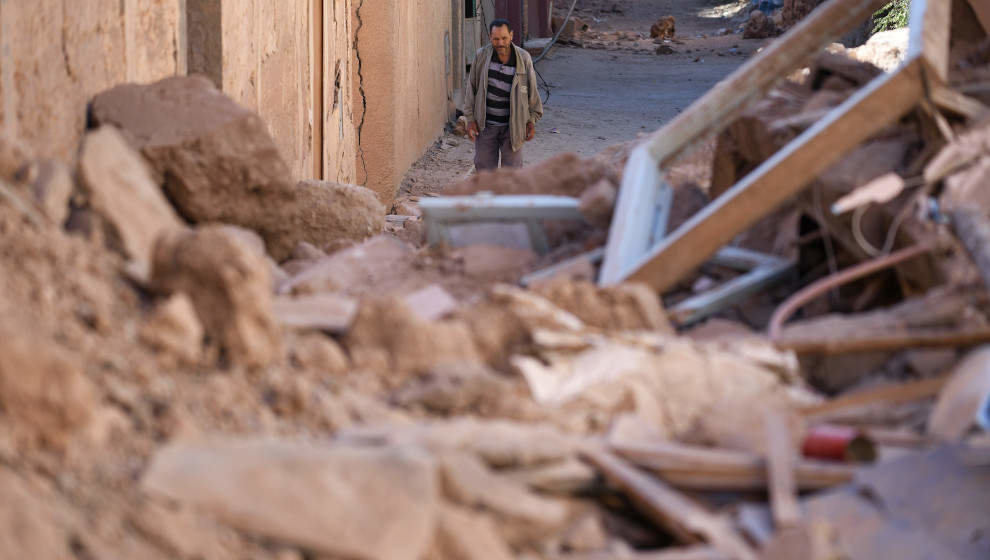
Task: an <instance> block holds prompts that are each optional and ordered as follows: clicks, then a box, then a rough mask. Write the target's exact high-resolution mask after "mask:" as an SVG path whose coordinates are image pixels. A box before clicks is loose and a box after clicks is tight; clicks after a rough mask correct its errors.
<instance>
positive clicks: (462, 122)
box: [394, 115, 467, 214]
mask: <svg viewBox="0 0 990 560" xmlns="http://www.w3.org/2000/svg"><path fill="white" fill-rule="evenodd" d="M452 132H453V133H454V134H456V135H457V136H460V137H461V138H465V137H467V117H465V116H464V115H461V116H459V117H457V124H455V125H454V130H453V131H452ZM394 213H395V214H401V213H402V212H394Z"/></svg>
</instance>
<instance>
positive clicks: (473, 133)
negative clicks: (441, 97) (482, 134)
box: [467, 121, 478, 142]
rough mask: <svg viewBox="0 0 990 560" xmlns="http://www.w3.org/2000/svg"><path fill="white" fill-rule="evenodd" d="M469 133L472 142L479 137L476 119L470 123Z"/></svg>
mask: <svg viewBox="0 0 990 560" xmlns="http://www.w3.org/2000/svg"><path fill="white" fill-rule="evenodd" d="M467 135H468V138H469V139H470V140H471V141H472V142H474V140H475V139H476V138H478V123H476V122H474V121H471V122H469V123H468V129H467Z"/></svg>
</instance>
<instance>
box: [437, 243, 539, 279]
mask: <svg viewBox="0 0 990 560" xmlns="http://www.w3.org/2000/svg"><path fill="white" fill-rule="evenodd" d="M452 256H453V258H455V259H457V260H460V261H461V262H463V263H464V273H465V274H467V275H468V276H470V277H473V278H477V279H481V280H488V281H500V282H509V283H516V282H518V281H519V278H521V277H522V275H523V274H524V273H525V272H526V271H527V270H528V269H529V265H531V264H532V263H533V261H535V260H536V253H534V252H533V251H530V250H522V249H510V248H508V247H498V246H496V245H469V246H467V247H459V248H457V249H455V250H454V251H453V253H452Z"/></svg>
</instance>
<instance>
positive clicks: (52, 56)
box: [0, 0, 186, 160]
mask: <svg viewBox="0 0 990 560" xmlns="http://www.w3.org/2000/svg"><path fill="white" fill-rule="evenodd" d="M82 4H85V6H83V5H82ZM184 4H185V0H88V1H87V2H85V3H82V2H79V1H78V0H32V1H31V2H27V1H24V0H0V128H2V130H3V131H4V132H6V133H7V134H10V135H13V136H17V137H19V138H20V139H21V140H22V141H24V142H25V143H26V144H27V145H28V146H29V147H30V148H31V149H32V150H33V151H34V152H35V153H36V154H37V155H39V156H46V157H55V158H59V159H63V160H69V159H71V158H72V155H73V152H74V150H75V148H76V146H77V145H78V143H79V140H80V138H81V136H82V133H83V130H84V128H85V123H86V103H87V101H88V100H89V99H90V98H91V97H92V96H93V95H94V94H95V93H98V92H100V91H102V90H104V89H106V88H109V87H111V86H114V85H116V84H119V83H121V82H126V81H135V82H148V81H153V80H157V79H159V78H163V77H166V76H171V75H174V74H176V73H185V60H186V56H185V48H184V45H185V37H184V32H183V29H184V27H185V26H184V23H183V16H184V13H183V12H184Z"/></svg>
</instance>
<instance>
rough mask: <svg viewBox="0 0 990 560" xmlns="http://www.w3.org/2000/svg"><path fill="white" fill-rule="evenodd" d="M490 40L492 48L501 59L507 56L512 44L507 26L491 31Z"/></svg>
mask: <svg viewBox="0 0 990 560" xmlns="http://www.w3.org/2000/svg"><path fill="white" fill-rule="evenodd" d="M491 38H492V46H494V47H495V51H496V52H498V54H499V56H500V57H502V58H504V57H506V56H508V54H509V45H511V44H512V31H509V26H508V25H503V26H501V27H496V28H495V29H492V33H491Z"/></svg>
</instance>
